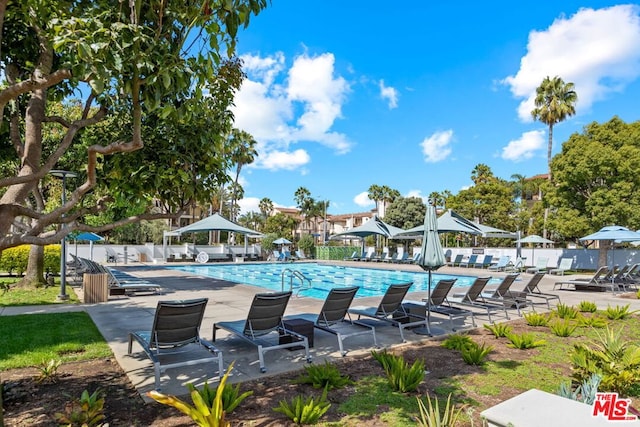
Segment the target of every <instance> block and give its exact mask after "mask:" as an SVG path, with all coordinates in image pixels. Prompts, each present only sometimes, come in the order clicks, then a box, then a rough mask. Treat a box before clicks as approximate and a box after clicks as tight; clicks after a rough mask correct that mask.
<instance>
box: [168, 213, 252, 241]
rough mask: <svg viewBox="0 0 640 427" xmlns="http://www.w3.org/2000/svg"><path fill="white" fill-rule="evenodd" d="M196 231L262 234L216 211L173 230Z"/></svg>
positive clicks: (176, 231)
mask: <svg viewBox="0 0 640 427" xmlns="http://www.w3.org/2000/svg"><path fill="white" fill-rule="evenodd" d="M198 231H230V232H233V233H240V234H247V235H250V236H255V237H258V236H261V235H262V234H261V233H260V232H258V231H255V230H252V229H250V228H246V227H243V226H241V225H239V224H236V223H235V222H233V221H229V220H228V219H226V218H225V217H223V216H222V215H220V214H219V213H217V212H216V213H214V214H213V215H211V216H208V217H206V218H204V219H201V220H200V221H196V222H194V223H193V224H189V225H186V226H184V227H181V228H178V229H176V230H173V232H174V233H178V234H184V233H195V232H198Z"/></svg>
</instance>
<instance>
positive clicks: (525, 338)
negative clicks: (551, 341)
mask: <svg viewBox="0 0 640 427" xmlns="http://www.w3.org/2000/svg"><path fill="white" fill-rule="evenodd" d="M507 338H508V339H509V341H510V342H511V344H507V345H508V346H509V347H513V348H517V349H520V350H526V349H528V348H536V347H540V346H542V345H545V344H546V341H545V340H538V339H536V337H535V335H533V334H531V333H522V334H509V335H507Z"/></svg>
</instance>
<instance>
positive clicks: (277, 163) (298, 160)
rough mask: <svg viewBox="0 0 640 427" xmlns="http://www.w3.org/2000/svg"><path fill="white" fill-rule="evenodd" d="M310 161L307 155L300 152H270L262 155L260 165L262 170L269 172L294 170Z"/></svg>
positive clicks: (304, 152)
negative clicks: (268, 170)
mask: <svg viewBox="0 0 640 427" xmlns="http://www.w3.org/2000/svg"><path fill="white" fill-rule="evenodd" d="M310 161H311V158H310V157H309V154H308V153H307V152H306V151H304V150H302V149H298V150H294V151H292V152H287V151H270V152H268V153H265V154H263V157H262V158H261V159H260V164H261V166H262V167H263V168H264V169H270V170H279V169H286V170H295V169H298V168H299V167H301V166H304V165H306V164H307V163H309V162H310Z"/></svg>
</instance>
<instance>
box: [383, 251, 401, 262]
mask: <svg viewBox="0 0 640 427" xmlns="http://www.w3.org/2000/svg"><path fill="white" fill-rule="evenodd" d="M396 259H398V253H397V252H394V253H393V255H391V256H387V257H386V258H385V259H383V260H382V262H396Z"/></svg>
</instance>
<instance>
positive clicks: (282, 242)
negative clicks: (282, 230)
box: [273, 237, 291, 245]
mask: <svg viewBox="0 0 640 427" xmlns="http://www.w3.org/2000/svg"><path fill="white" fill-rule="evenodd" d="M273 244H274V245H290V244H291V241H290V240H287V239H285V238H284V237H280V238H278V239H276V240H274V241H273Z"/></svg>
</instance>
